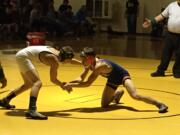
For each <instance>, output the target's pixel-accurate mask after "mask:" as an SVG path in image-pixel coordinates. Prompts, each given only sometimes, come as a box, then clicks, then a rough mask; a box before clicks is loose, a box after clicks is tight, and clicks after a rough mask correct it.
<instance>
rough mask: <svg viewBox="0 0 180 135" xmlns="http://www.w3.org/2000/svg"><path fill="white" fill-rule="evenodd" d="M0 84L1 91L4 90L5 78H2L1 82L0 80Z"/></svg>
mask: <svg viewBox="0 0 180 135" xmlns="http://www.w3.org/2000/svg"><path fill="white" fill-rule="evenodd" d="M0 83H1V84H2V86H1V89H2V88H4V87H6V85H7V80H6V78H3V79H2V80H0Z"/></svg>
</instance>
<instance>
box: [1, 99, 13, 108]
mask: <svg viewBox="0 0 180 135" xmlns="http://www.w3.org/2000/svg"><path fill="white" fill-rule="evenodd" d="M0 106H2V107H3V108H6V109H14V108H15V107H16V106H15V105H10V104H9V102H8V101H7V100H6V99H1V100H0Z"/></svg>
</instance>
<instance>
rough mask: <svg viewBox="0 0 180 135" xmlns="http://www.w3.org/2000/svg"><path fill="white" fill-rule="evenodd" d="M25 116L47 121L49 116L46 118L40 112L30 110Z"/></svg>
mask: <svg viewBox="0 0 180 135" xmlns="http://www.w3.org/2000/svg"><path fill="white" fill-rule="evenodd" d="M25 115H26V117H27V118H28V119H36V120H47V119H48V117H47V116H45V115H43V114H41V113H39V112H36V111H34V110H30V111H28V112H26V114H25Z"/></svg>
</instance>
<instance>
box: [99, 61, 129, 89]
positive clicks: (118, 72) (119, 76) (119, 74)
mask: <svg viewBox="0 0 180 135" xmlns="http://www.w3.org/2000/svg"><path fill="white" fill-rule="evenodd" d="M102 61H103V62H106V63H108V64H110V65H111V66H112V71H111V72H110V73H109V74H108V75H107V76H104V77H106V78H108V80H107V84H111V85H117V86H118V85H121V84H123V83H124V80H125V79H127V78H130V75H129V73H128V71H127V70H125V69H124V68H122V67H121V66H120V65H117V64H115V63H113V62H111V61H109V60H105V59H102Z"/></svg>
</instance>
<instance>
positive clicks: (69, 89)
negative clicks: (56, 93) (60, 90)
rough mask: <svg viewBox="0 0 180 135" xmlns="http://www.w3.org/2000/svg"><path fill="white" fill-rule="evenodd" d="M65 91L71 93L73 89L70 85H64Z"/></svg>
mask: <svg viewBox="0 0 180 135" xmlns="http://www.w3.org/2000/svg"><path fill="white" fill-rule="evenodd" d="M64 89H65V90H66V91H67V92H68V93H71V92H72V90H73V89H72V87H71V86H70V85H69V84H68V83H66V84H65V85H64Z"/></svg>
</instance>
